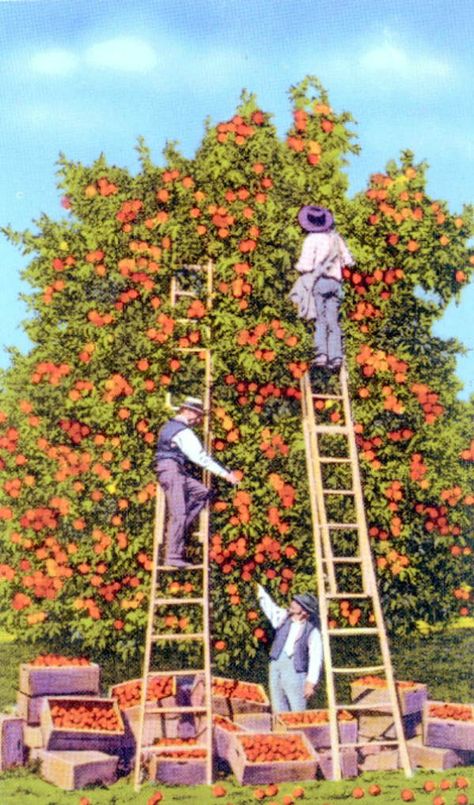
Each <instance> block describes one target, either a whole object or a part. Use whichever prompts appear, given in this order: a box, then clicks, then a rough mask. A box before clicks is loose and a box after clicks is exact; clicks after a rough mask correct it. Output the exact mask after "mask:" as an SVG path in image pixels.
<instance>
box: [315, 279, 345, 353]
mask: <svg viewBox="0 0 474 805" xmlns="http://www.w3.org/2000/svg"><path fill="white" fill-rule="evenodd" d="M313 296H314V303H315V306H316V332H315V336H314V345H315V347H316V357H317V358H318V357H322V356H325V357H326V358H327V359H328V361H334V360H342V335H341V328H340V326H339V308H340V305H341V299H342V288H341V283H340V282H338V281H337V280H335V279H332V278H331V277H319V279H317V280H316V282H315V283H314V285H313Z"/></svg>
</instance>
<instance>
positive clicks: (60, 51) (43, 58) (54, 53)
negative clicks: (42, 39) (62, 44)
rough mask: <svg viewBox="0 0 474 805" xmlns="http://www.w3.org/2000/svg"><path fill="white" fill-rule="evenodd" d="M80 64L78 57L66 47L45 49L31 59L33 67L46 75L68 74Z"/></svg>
mask: <svg viewBox="0 0 474 805" xmlns="http://www.w3.org/2000/svg"><path fill="white" fill-rule="evenodd" d="M78 64H79V59H78V57H77V56H75V55H74V53H72V52H71V51H70V50H66V49H65V48H50V49H49V50H43V51H40V52H39V53H36V54H35V55H34V56H32V57H31V59H30V66H31V68H32V69H33V70H35V71H36V72H38V73H43V74H44V75H57V76H63V75H68V74H69V73H72V72H73V71H74V70H75V69H76V67H77V66H78Z"/></svg>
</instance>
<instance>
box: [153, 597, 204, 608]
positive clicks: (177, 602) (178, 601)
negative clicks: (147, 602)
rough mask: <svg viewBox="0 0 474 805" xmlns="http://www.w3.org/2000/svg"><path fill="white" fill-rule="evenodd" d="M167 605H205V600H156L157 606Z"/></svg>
mask: <svg viewBox="0 0 474 805" xmlns="http://www.w3.org/2000/svg"><path fill="white" fill-rule="evenodd" d="M167 604H204V598H155V605H156V606H165V605H167Z"/></svg>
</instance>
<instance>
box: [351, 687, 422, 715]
mask: <svg viewBox="0 0 474 805" xmlns="http://www.w3.org/2000/svg"><path fill="white" fill-rule="evenodd" d="M405 685H412V686H411V687H405ZM396 686H397V693H398V701H399V705H400V713H401V714H402V715H403V716H406V715H410V714H411V713H416V712H422V710H423V706H424V704H425V702H426V700H427V698H428V690H427V687H426V685H423V684H421V683H419V682H413V683H410V682H402V681H397V682H396ZM351 699H352V701H353V702H355V703H357V704H373V705H376V704H381V703H383V702H387V701H389V695H388V689H387V687H376V686H371V685H370V684H366V683H363V682H362V681H361V680H358V679H356V680H354V682H351Z"/></svg>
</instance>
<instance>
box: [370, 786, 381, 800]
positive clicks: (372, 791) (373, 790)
mask: <svg viewBox="0 0 474 805" xmlns="http://www.w3.org/2000/svg"><path fill="white" fill-rule="evenodd" d="M368 791H369V794H370V796H371V797H378V796H379V794H381V793H382V789H381V788H380V786H379V785H377V783H373V785H369V788H368Z"/></svg>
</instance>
